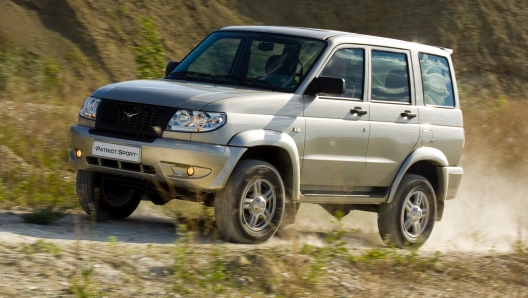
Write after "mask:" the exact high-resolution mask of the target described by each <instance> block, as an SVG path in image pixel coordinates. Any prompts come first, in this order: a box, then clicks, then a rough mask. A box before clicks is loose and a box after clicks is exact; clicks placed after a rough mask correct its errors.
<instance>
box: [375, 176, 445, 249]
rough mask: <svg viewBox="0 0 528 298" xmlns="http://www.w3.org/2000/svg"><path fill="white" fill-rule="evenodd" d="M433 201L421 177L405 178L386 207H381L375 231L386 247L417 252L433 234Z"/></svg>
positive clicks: (426, 183) (431, 193)
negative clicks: (410, 249)
mask: <svg viewBox="0 0 528 298" xmlns="http://www.w3.org/2000/svg"><path fill="white" fill-rule="evenodd" d="M435 217H436V197H435V193H434V190H433V187H432V186H431V184H430V183H429V181H427V179H425V178H424V177H422V176H418V175H411V174H407V175H405V176H403V179H402V180H401V182H400V185H399V186H398V189H397V190H396V194H395V196H394V199H393V200H392V202H390V203H386V204H381V205H380V207H379V212H378V229H379V233H380V236H381V238H382V239H383V240H384V241H385V243H387V244H388V245H395V246H396V247H399V248H419V247H420V246H422V245H423V244H424V243H425V242H426V241H427V239H428V238H429V236H430V235H431V232H432V231H433V226H434V223H435Z"/></svg>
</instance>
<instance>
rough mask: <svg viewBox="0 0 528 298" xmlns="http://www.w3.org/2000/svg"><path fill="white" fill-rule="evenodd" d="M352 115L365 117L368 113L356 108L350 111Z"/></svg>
mask: <svg viewBox="0 0 528 298" xmlns="http://www.w3.org/2000/svg"><path fill="white" fill-rule="evenodd" d="M350 114H352V115H354V116H363V115H366V114H367V111H363V110H361V107H354V108H353V109H352V110H350Z"/></svg>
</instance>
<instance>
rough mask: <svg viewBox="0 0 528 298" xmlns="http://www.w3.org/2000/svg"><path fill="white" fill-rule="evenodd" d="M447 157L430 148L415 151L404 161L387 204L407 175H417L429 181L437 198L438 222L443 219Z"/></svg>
mask: <svg viewBox="0 0 528 298" xmlns="http://www.w3.org/2000/svg"><path fill="white" fill-rule="evenodd" d="M448 165H449V163H448V161H447V157H446V156H445V155H444V153H442V151H440V150H438V149H435V148H430V147H421V148H418V149H416V150H415V151H413V152H412V153H411V154H409V156H408V157H407V159H406V160H405V161H404V163H403V164H402V166H401V167H400V170H399V171H398V174H396V177H395V178H394V180H393V182H392V185H391V187H390V190H389V197H388V200H387V203H390V202H392V200H393V199H394V195H395V194H396V190H397V188H398V186H399V185H400V182H401V180H402V178H403V176H404V175H405V174H416V175H420V176H422V177H424V178H425V179H427V180H428V181H429V183H430V184H431V186H432V187H433V190H434V192H435V196H436V205H437V206H436V207H437V218H436V219H437V220H440V219H441V218H442V213H443V204H444V200H445V198H446V186H447V179H448V178H447V177H446V175H445V172H444V171H443V170H442V169H443V167H446V166H448Z"/></svg>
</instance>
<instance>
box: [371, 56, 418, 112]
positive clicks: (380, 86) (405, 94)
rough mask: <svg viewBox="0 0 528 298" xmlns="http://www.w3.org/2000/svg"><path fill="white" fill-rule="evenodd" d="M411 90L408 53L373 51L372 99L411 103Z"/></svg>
mask: <svg viewBox="0 0 528 298" xmlns="http://www.w3.org/2000/svg"><path fill="white" fill-rule="evenodd" d="M409 90H410V88H409V65H408V62H407V55H406V54H403V53H393V52H383V51H372V100H379V101H388V102H402V103H410V102H411V93H410V91H409Z"/></svg>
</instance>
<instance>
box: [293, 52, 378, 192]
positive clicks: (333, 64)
mask: <svg viewBox="0 0 528 298" xmlns="http://www.w3.org/2000/svg"><path fill="white" fill-rule="evenodd" d="M365 51H366V50H365V48H361V47H340V48H338V49H336V50H335V52H334V53H333V55H332V56H331V58H330V59H329V60H328V61H327V63H326V65H325V66H324V67H323V70H322V72H321V73H320V75H319V76H328V77H340V78H343V79H345V83H346V91H345V93H343V94H317V95H314V96H311V95H304V100H305V108H304V116H305V120H306V139H305V151H304V159H303V164H302V172H301V192H302V193H303V194H326V195H333V194H335V195H339V194H347V193H351V192H352V191H353V189H354V187H357V186H359V185H360V184H361V178H362V176H363V171H364V170H365V154H366V153H367V147H368V139H369V133H370V125H369V122H368V120H369V104H368V103H366V102H364V98H365V96H364V93H365V92H364V88H363V87H364V86H367V84H366V81H365V76H364V73H365V71H364V60H365Z"/></svg>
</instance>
